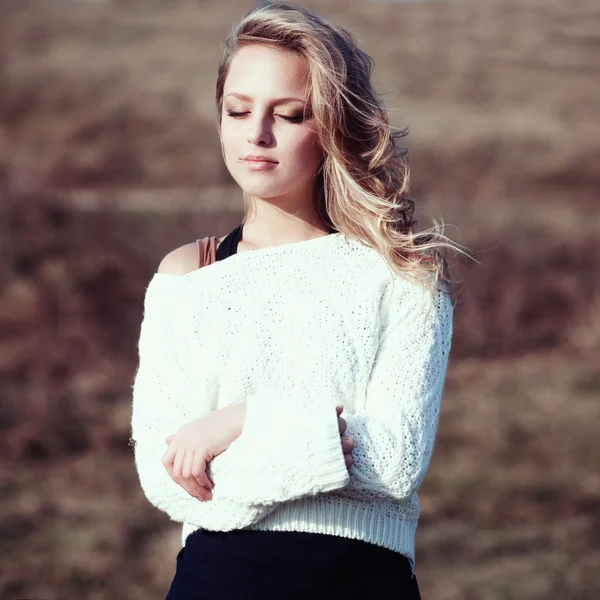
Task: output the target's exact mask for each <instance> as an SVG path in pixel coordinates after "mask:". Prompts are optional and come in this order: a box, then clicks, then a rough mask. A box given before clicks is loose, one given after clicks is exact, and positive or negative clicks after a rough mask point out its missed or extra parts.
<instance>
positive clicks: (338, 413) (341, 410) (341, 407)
mask: <svg viewBox="0 0 600 600" xmlns="http://www.w3.org/2000/svg"><path fill="white" fill-rule="evenodd" d="M343 410H344V407H343V406H342V405H341V404H339V405H338V406H336V407H335V412H336V413H337V416H338V417H339V416H340V415H341V414H342V412H343Z"/></svg>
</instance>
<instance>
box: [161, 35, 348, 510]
mask: <svg viewBox="0 0 600 600" xmlns="http://www.w3.org/2000/svg"><path fill="white" fill-rule="evenodd" d="M307 82H308V71H307V67H306V64H305V63H304V61H303V59H301V58H300V57H298V56H297V55H294V54H290V53H285V52H282V51H280V50H275V49H272V48H270V47H268V46H261V45H253V46H247V47H245V48H242V49H241V50H240V51H239V52H238V53H237V54H236V56H235V57H234V58H233V60H232V63H231V66H230V71H229V74H228V76H227V79H226V81H225V88H224V100H223V113H222V116H221V144H222V147H223V155H224V158H225V162H226V165H227V168H228V169H229V172H230V173H231V175H232V177H233V178H234V179H235V181H236V182H237V183H238V185H239V186H240V187H241V188H242V189H243V190H244V191H245V192H246V193H247V194H248V195H249V196H250V197H251V199H252V211H251V214H250V215H248V218H247V220H246V223H245V224H244V228H243V232H242V238H241V240H240V243H239V245H238V252H245V251H248V250H252V249H255V248H264V247H268V246H277V245H280V244H286V243H292V242H298V241H304V240H309V239H312V238H315V237H321V236H323V235H328V234H329V231H328V229H327V228H326V227H324V226H323V224H322V223H320V221H319V219H318V217H317V216H316V214H315V212H314V186H313V178H314V176H315V174H316V173H317V171H318V168H319V164H320V161H321V158H322V150H321V148H320V147H319V144H318V142H317V137H316V134H315V133H314V131H313V129H312V120H311V118H310V106H309V97H308V90H307ZM281 98H287V99H289V98H294V99H295V100H286V101H285V102H280V101H279V100H280V99H281ZM305 107H306V108H307V111H306V112H307V116H308V118H306V119H303V112H304V108H305ZM247 155H266V156H268V157H269V158H270V159H273V160H275V161H277V165H276V166H275V167H274V168H272V169H269V170H266V171H254V170H252V169H250V168H249V166H248V163H245V162H243V161H242V160H241V159H242V158H243V157H245V156H247ZM197 261H198V255H197V248H196V244H195V243H193V244H187V245H185V246H182V247H181V248H178V249H177V250H174V251H173V252H171V253H169V254H168V255H167V256H166V257H165V258H164V259H163V261H162V262H161V264H160V266H159V269H158V271H159V273H167V274H170V275H183V274H185V273H189V272H190V271H193V270H195V269H196V268H197V266H198V265H197ZM341 412H342V407H341V406H340V407H337V408H336V415H337V418H338V428H339V432H340V436H341V446H342V451H343V453H344V460H345V462H346V467H347V468H348V469H350V468H351V466H352V464H353V460H352V455H351V453H352V450H353V448H354V440H353V439H352V437H351V436H348V435H344V432H345V430H346V421H345V419H344V418H343V417H341V416H340V415H341ZM245 418H246V404H245V403H239V404H236V405H234V406H230V407H227V408H223V409H218V410H215V411H213V412H212V413H211V414H209V415H207V416H205V417H202V418H200V419H196V420H195V421H192V422H190V423H187V424H185V425H183V426H182V427H181V428H180V429H179V430H178V431H177V432H176V433H174V434H172V435H170V436H168V437H167V438H166V440H165V443H166V444H167V449H166V451H165V453H164V455H163V466H164V467H165V469H166V470H167V472H168V473H169V475H170V476H171V478H172V479H173V480H174V481H175V482H176V483H178V484H179V485H181V486H182V487H183V488H184V489H185V490H186V491H187V492H188V493H189V494H190V495H192V496H194V497H195V498H197V499H198V500H210V499H211V498H212V492H211V489H212V487H213V483H212V481H211V480H210V479H209V478H208V476H207V475H206V466H207V464H208V463H209V462H210V460H212V458H214V457H215V456H217V455H218V454H220V453H221V452H223V451H225V450H226V449H227V448H228V447H229V445H230V444H231V443H232V442H233V441H234V440H235V439H237V438H238V437H239V436H240V435H241V432H242V431H243V426H244V422H245Z"/></svg>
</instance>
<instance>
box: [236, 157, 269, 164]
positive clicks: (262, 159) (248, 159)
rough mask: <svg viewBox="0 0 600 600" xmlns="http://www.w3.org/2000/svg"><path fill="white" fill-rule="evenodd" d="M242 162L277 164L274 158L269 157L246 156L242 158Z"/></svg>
mask: <svg viewBox="0 0 600 600" xmlns="http://www.w3.org/2000/svg"><path fill="white" fill-rule="evenodd" d="M242 160H245V161H246V162H257V163H262V162H268V163H273V164H277V161H276V160H273V159H272V158H269V157H268V156H245V157H244V158H242Z"/></svg>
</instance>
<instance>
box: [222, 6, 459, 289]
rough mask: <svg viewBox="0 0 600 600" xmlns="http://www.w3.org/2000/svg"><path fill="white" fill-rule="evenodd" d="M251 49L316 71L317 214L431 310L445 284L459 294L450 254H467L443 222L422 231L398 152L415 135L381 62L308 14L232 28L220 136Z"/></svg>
mask: <svg viewBox="0 0 600 600" xmlns="http://www.w3.org/2000/svg"><path fill="white" fill-rule="evenodd" d="M250 44H262V45H268V46H271V47H274V48H277V49H280V50H282V51H286V52H293V53H296V54H298V55H300V56H301V57H302V58H304V60H305V61H306V63H307V65H308V71H309V98H310V102H309V103H308V106H310V109H309V110H310V111H311V113H312V117H313V126H314V128H315V131H316V134H317V139H318V140H319V143H320V144H321V147H322V149H323V151H324V152H323V154H324V156H323V160H322V163H321V166H320V169H319V171H318V172H317V174H316V175H315V183H316V186H315V188H316V197H315V202H316V206H315V208H316V211H317V215H318V216H319V218H320V219H321V220H322V221H323V224H324V225H326V226H328V227H329V228H330V229H334V230H336V231H338V232H342V233H344V234H346V235H348V236H350V237H353V238H355V239H356V240H358V241H359V242H360V243H362V244H363V245H365V246H367V247H370V248H373V249H375V250H377V251H378V252H379V254H380V255H381V256H382V257H383V258H384V260H385V262H386V263H387V265H388V268H390V269H391V271H392V274H393V273H396V274H398V275H401V276H408V277H410V278H412V279H414V280H415V281H416V282H418V283H420V284H423V285H425V287H426V288H427V289H428V290H429V291H430V292H431V295H432V301H433V296H434V294H435V290H436V289H438V288H440V283H443V284H445V286H446V287H447V289H448V290H449V292H450V293H452V291H453V283H452V281H451V280H450V276H449V269H448V264H447V261H446V258H445V256H444V253H443V249H445V248H451V249H453V250H457V251H458V252H461V253H463V254H466V253H465V252H463V251H462V250H460V248H459V246H458V245H457V244H455V243H454V242H452V241H451V240H450V239H449V238H447V237H446V236H445V235H444V234H443V225H442V226H440V225H439V224H438V222H437V221H436V220H435V219H433V223H434V226H433V227H432V228H431V229H429V230H425V231H422V232H416V231H415V229H416V225H417V221H416V220H415V219H414V218H413V213H414V208H415V203H414V201H413V200H411V199H410V198H409V197H408V195H407V194H408V186H409V165H408V159H407V157H406V153H407V151H406V149H405V148H400V147H398V146H397V139H399V138H401V137H404V136H405V135H406V134H407V133H408V129H404V130H401V131H399V132H392V128H391V126H390V125H389V123H388V116H387V110H386V107H385V104H384V102H383V101H382V100H381V99H380V98H379V96H378V95H377V93H376V92H375V90H374V89H373V86H372V83H371V73H372V70H373V59H372V58H371V57H370V56H369V55H367V54H366V53H365V52H363V51H362V50H361V49H360V48H358V45H357V43H356V40H355V38H354V36H353V35H352V34H351V33H350V32H348V31H346V30H345V29H343V28H342V27H337V26H334V25H331V24H329V23H327V22H326V21H325V20H323V19H322V18H320V17H318V16H317V15H315V14H314V13H313V12H311V11H309V10H308V9H306V8H304V7H302V6H296V5H293V4H287V3H278V4H267V5H263V6H258V7H256V8H254V9H252V10H250V11H249V12H248V13H246V15H244V16H243V17H242V18H241V19H240V20H239V21H238V22H237V23H236V24H235V25H234V26H233V28H232V29H231V31H230V33H229V35H228V36H227V38H226V41H225V47H224V53H223V58H222V60H221V64H220V65H219V71H218V77H217V85H216V104H217V121H218V124H217V127H218V128H219V130H220V122H221V117H222V110H223V90H224V87H225V80H226V78H227V74H228V72H229V67H230V65H231V61H232V60H233V58H234V56H235V54H236V53H237V51H238V50H239V49H240V48H243V47H244V46H248V45H250ZM244 205H245V217H244V219H245V218H246V216H247V215H248V211H249V209H250V205H249V198H248V196H247V194H246V193H245V192H244ZM442 287H444V286H442ZM441 291H444V290H443V289H442V290H441Z"/></svg>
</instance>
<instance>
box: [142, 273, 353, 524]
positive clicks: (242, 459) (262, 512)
mask: <svg viewBox="0 0 600 600" xmlns="http://www.w3.org/2000/svg"><path fill="white" fill-rule="evenodd" d="M165 277H167V276H165ZM174 284H175V282H172V284H171V285H168V284H167V285H161V286H156V285H155V286H152V283H151V286H152V289H150V288H149V290H148V292H147V294H146V299H145V302H144V318H143V321H142V325H141V331H140V340H139V365H138V369H137V372H136V376H135V379H134V384H133V408H132V423H131V432H132V439H133V441H134V453H135V464H136V469H137V472H138V476H139V480H140V484H141V487H142V490H143V491H144V494H145V495H146V497H147V498H148V500H149V501H150V503H151V504H152V505H153V506H155V507H157V508H159V509H160V510H162V511H164V512H166V513H167V514H168V515H169V516H170V517H171V519H172V520H174V521H178V522H186V523H190V524H192V525H194V526H196V527H202V528H205V529H216V530H220V531H228V530H231V529H238V528H241V527H245V526H248V525H250V524H252V523H254V522H256V521H258V520H260V519H261V518H263V517H264V516H266V515H267V514H269V513H270V512H272V511H273V510H274V509H275V508H276V506H277V503H278V502H284V501H287V500H291V499H294V498H298V497H300V496H304V495H307V494H317V493H319V492H326V491H329V490H331V489H337V488H339V487H342V486H343V485H345V484H346V483H347V482H348V480H349V474H348V472H347V469H346V466H345V463H344V457H343V451H342V448H341V440H340V436H339V431H338V427H337V415H336V413H335V408H334V407H329V408H328V409H326V408H324V407H322V406H312V407H308V406H305V407H304V408H296V409H295V410H294V411H293V412H294V414H293V415H291V414H289V412H290V411H282V409H281V407H282V403H281V398H277V393H276V390H275V389H273V390H272V391H271V393H268V392H267V391H265V390H264V388H263V389H262V392H261V393H260V394H259V393H257V394H253V395H250V396H249V397H247V398H245V401H246V403H247V411H246V421H245V424H244V428H243V432H242V435H241V436H240V437H239V438H237V439H236V440H235V441H234V442H233V443H232V444H231V445H230V446H229V448H228V449H227V450H225V452H223V453H221V454H220V455H218V456H216V457H215V458H214V459H213V460H212V461H211V462H210V463H209V465H208V468H207V473H208V475H209V477H211V479H212V481H213V483H214V488H213V490H212V492H213V495H212V500H210V501H206V502H202V501H199V500H197V499H195V498H193V497H192V496H190V495H189V494H188V493H187V492H186V491H185V490H184V489H183V488H182V487H181V486H180V485H178V484H177V483H175V482H174V481H173V480H172V479H171V477H170V476H169V474H168V473H167V471H166V469H165V468H164V466H163V464H162V456H163V454H164V452H165V451H166V448H167V447H166V444H165V438H166V437H167V435H169V434H171V433H173V432H174V431H176V430H177V429H178V428H179V427H180V426H181V425H182V424H184V423H187V422H189V421H190V420H192V419H194V418H198V415H197V414H189V412H186V408H185V407H186V406H190V405H192V406H193V395H194V390H193V386H192V382H191V378H190V377H189V375H188V373H189V372H190V368H191V365H190V364H188V362H187V360H188V357H187V355H186V352H185V351H184V350H185V343H184V340H185V335H183V334H182V328H183V327H184V325H185V324H184V323H183V321H185V319H184V318H182V317H181V315H185V310H184V308H183V307H182V306H180V300H181V298H180V296H178V294H177V293H175V292H174V291H173V289H174V288H175V287H176V286H175V285H174ZM157 288H159V289H157ZM174 315H177V316H178V318H175V317H174ZM190 399H192V400H191V402H190ZM291 423H293V428H290V426H289V425H290V424H291ZM286 425H287V426H286ZM290 429H291V430H290Z"/></svg>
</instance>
